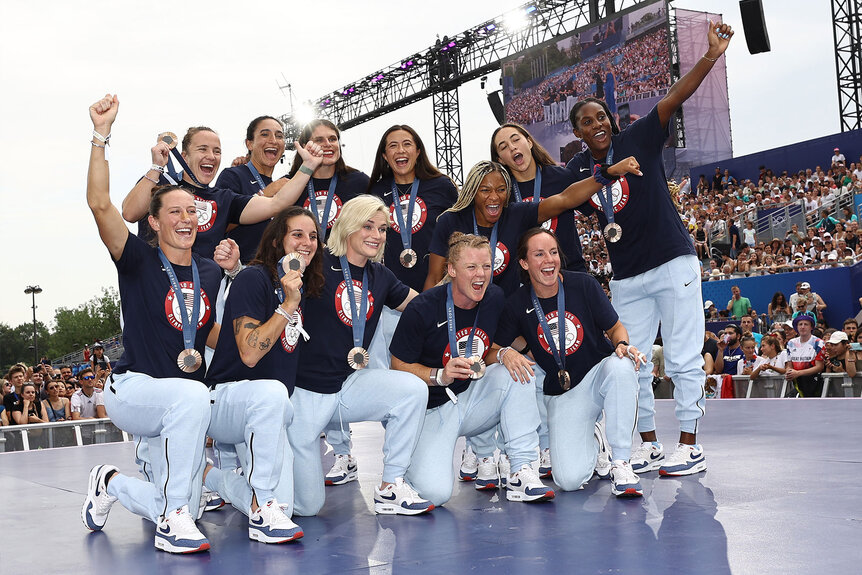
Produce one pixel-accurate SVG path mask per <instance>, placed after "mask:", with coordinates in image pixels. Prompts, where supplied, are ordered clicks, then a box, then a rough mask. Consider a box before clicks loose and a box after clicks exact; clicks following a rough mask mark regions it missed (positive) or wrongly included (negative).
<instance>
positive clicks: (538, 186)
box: [512, 166, 542, 203]
mask: <svg viewBox="0 0 862 575" xmlns="http://www.w3.org/2000/svg"><path fill="white" fill-rule="evenodd" d="M512 191H513V192H515V199H516V200H517V201H519V202H520V201H523V200H522V199H521V188H519V187H518V182H517V181H515V179H514V178H512ZM541 199H542V167H541V166H536V179H535V181H534V182H533V203H536V202H538V201H539V200H541Z"/></svg>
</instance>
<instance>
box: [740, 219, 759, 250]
mask: <svg viewBox="0 0 862 575" xmlns="http://www.w3.org/2000/svg"><path fill="white" fill-rule="evenodd" d="M742 241H743V242H745V243H746V244H748V245H749V246H751V247H752V248H753V247H754V246H755V245H757V231H756V230H755V229H754V222H752V221H751V220H746V221H745V229H744V230H742Z"/></svg>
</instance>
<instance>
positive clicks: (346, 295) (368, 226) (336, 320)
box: [287, 195, 434, 515]
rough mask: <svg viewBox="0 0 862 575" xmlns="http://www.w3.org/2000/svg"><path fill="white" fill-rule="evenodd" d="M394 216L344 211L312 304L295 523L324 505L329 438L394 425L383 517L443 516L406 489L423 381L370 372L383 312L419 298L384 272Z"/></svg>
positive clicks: (375, 204) (306, 317)
mask: <svg viewBox="0 0 862 575" xmlns="http://www.w3.org/2000/svg"><path fill="white" fill-rule="evenodd" d="M388 225H389V214H388V210H387V208H386V206H385V205H384V204H383V202H381V201H380V199H379V198H376V197H373V196H368V195H362V196H359V197H357V198H354V199H352V200H350V201H349V202H347V204H345V206H344V208H343V210H342V213H341V215H340V216H339V218H338V220H336V222H335V225H333V227H332V233H331V235H330V237H329V242H328V243H327V253H325V254H324V258H323V275H324V285H323V288H322V289H321V291H320V295H319V296H318V297H306V298H305V300H304V302H303V308H302V313H303V324H304V326H305V329H306V330H307V331H308V334H309V336H310V339H309V340H308V341H306V342H303V347H302V354H300V357H299V367H298V369H297V373H296V388H295V389H294V391H293V396H292V398H291V401H292V402H293V406H294V417H293V422H292V423H291V424H290V427H289V428H288V430H287V435H288V439H289V440H290V446H291V448H292V449H293V454H294V465H293V471H294V514H296V515H316V514H317V513H318V512H319V511H320V509H321V507H323V503H324V500H325V493H324V482H323V470H322V469H321V461H320V444H319V437H320V432H321V431H323V430H324V429H326V428H327V427H335V426H338V427H341V428H342V429H343V428H344V427H345V426H346V424H347V423H350V422H354V421H381V422H385V427H386V435H385V439H384V444H383V453H384V459H383V481H382V483H381V484H380V486H379V487H376V488H375V490H374V508H375V511H376V512H377V513H384V514H405V515H415V514H418V513H424V512H426V511H430V510H431V509H433V508H434V506H433V505H432V504H431V503H429V502H428V501H426V500H424V499H422V498H421V497H419V495H417V494H416V492H415V491H414V490H413V488H412V487H410V485H408V484H407V483H406V482H405V481H404V473H405V472H406V471H407V466H408V465H409V463H410V454H411V453H412V452H413V448H414V447H415V445H416V440H417V438H418V436H419V430H420V428H421V425H422V413H423V411H424V409H425V405H426V403H427V402H428V387H427V386H426V385H425V384H424V383H423V382H422V380H421V379H419V378H418V377H416V376H415V375H411V374H409V373H404V372H400V371H394V370H387V369H370V368H369V367H368V361H369V355H368V351H367V350H368V346H369V344H370V343H371V338H372V336H373V334H374V330H375V328H376V327H377V322H378V320H379V318H380V312H381V309H382V306H384V305H386V306H389V307H390V308H392V309H396V310H398V311H401V310H403V309H404V308H405V307H406V305H407V304H408V303H409V302H410V300H411V299H413V297H414V296H415V295H416V292H415V291H413V290H411V289H410V288H409V287H407V286H406V285H404V284H403V283H401V282H400V281H398V279H397V278H396V277H395V275H394V274H393V273H392V272H391V271H389V270H388V269H387V268H386V267H384V266H383V265H382V264H380V263H377V262H378V261H379V260H380V258H381V256H382V255H383V249H384V244H385V241H386V228H387V227H388Z"/></svg>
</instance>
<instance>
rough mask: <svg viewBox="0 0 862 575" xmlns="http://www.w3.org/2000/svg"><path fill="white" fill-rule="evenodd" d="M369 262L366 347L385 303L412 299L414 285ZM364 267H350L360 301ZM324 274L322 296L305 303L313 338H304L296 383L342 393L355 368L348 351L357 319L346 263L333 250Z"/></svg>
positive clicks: (306, 320) (325, 261)
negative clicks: (345, 381)
mask: <svg viewBox="0 0 862 575" xmlns="http://www.w3.org/2000/svg"><path fill="white" fill-rule="evenodd" d="M366 266H370V268H369V270H368V283H369V284H371V288H370V292H371V294H370V296H369V298H368V312H367V314H366V318H367V319H366V323H365V337H364V339H363V342H362V347H364V348H365V349H368V347H369V346H370V345H371V338H372V337H373V336H374V330H375V329H376V328H377V322H378V320H379V319H380V312H381V311H382V310H383V306H384V305H386V306H388V307H390V308H392V309H395V308H397V307H398V306H399V305H401V304H402V303H404V300H405V299H407V295H408V294H409V293H410V288H408V287H407V286H406V285H404V284H403V283H401V282H400V281H398V278H396V277H395V275H393V273H392V272H391V271H389V270H388V269H387V268H386V267H385V266H384V265H383V264H378V263H373V262H368V263H367V264H366ZM363 269H364V268H359V267H356V266H354V265H351V266H350V277H351V279H352V280H353V285H354V295H355V296H356V297H357V300H358V299H359V298H358V295H359V293H361V292H360V291H359V290H361V289H363V286H362V275H363ZM323 275H324V278H325V282H326V283H325V284H324V286H323V291H322V293H321V294H320V297H316V298H312V297H309V298H306V299H305V300H304V302H303V309H302V311H303V319H304V325H305V331H307V332H308V335H310V336H311V339H310V340H308V341H306V342H303V346H302V353H301V354H300V357H299V370H298V371H297V374H296V386H297V387H301V388H302V389H307V390H309V391H314V392H316V393H338V392H339V391H340V390H341V384H342V383H344V380H345V379H347V378H348V376H350V374H352V373H353V369H352V368H351V367H350V366H349V365H348V363H347V352H349V351H350V350H351V349H352V348H353V321H352V314H351V311H350V300H348V299H347V294H348V291H347V289H346V284H345V283H344V276H343V274H342V271H341V262H340V261H339V259H338V258H337V257H335V256H333V255H332V254H330V253H329V252H326V254H325V255H324V258H323ZM367 291H369V290H368V289H366V292H367ZM357 303H358V302H357ZM358 311H359V308H358V307H357V312H358Z"/></svg>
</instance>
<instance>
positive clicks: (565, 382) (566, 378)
mask: <svg viewBox="0 0 862 575" xmlns="http://www.w3.org/2000/svg"><path fill="white" fill-rule="evenodd" d="M557 379H559V380H560V387H562V388H563V391H569V390H570V389H572V378H571V376H570V375H569V372H568V371H566V370H565V369H561V370H560V371H559V372H558V373H557Z"/></svg>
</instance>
